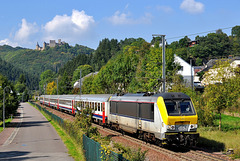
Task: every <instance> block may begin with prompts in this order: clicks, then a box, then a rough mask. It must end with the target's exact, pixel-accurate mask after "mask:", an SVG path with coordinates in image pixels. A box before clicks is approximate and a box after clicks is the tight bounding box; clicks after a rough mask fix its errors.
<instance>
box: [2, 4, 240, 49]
mask: <svg viewBox="0 0 240 161" xmlns="http://www.w3.org/2000/svg"><path fill="white" fill-rule="evenodd" d="M239 6H240V1H239V0H229V1H226V0H84V1H83V0H67V1H63V0H51V1H50V0H41V1H34V0H11V1H1V3H0V22H1V23H0V24H1V25H0V45H3V44H8V45H11V46H14V47H15V46H21V47H25V48H31V49H34V48H35V46H36V43H37V42H38V43H39V44H40V46H42V44H43V42H44V41H45V42H49V40H50V39H53V40H57V39H62V41H65V42H68V43H69V44H70V45H73V46H74V45H75V44H80V45H84V46H88V47H91V48H93V49H96V48H97V46H98V44H99V42H100V41H101V40H102V39H104V38H109V39H112V38H115V39H118V40H122V39H125V38H139V37H141V38H144V39H145V40H146V41H148V42H150V41H151V39H152V34H164V35H166V39H167V42H168V43H171V42H172V41H177V40H179V39H180V36H184V35H190V34H194V33H201V32H206V31H213V30H217V29H219V28H228V27H234V26H236V25H240V23H239V21H240V19H239V16H240V9H239ZM223 32H225V33H227V34H228V35H229V34H230V33H231V29H225V30H223ZM206 34H207V33H204V34H200V36H204V35H206ZM195 36H196V35H194V36H189V37H190V38H191V39H194V37H195ZM174 37H179V38H175V39H174Z"/></svg>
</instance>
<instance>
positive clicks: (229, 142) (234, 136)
mask: <svg viewBox="0 0 240 161" xmlns="http://www.w3.org/2000/svg"><path fill="white" fill-rule="evenodd" d="M217 122H218V120H216V123H217ZM198 132H199V133H200V136H201V137H200V138H199V144H198V145H199V146H201V147H204V148H207V149H209V150H211V151H216V152H219V151H222V152H227V151H228V150H229V149H233V150H234V155H232V157H233V158H240V118H237V117H233V116H227V115H222V131H219V130H218V127H217V124H216V127H200V128H199V129H198Z"/></svg>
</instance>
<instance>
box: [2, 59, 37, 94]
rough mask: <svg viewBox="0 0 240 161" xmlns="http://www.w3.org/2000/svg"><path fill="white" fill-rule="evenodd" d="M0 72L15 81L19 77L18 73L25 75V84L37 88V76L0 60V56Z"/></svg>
mask: <svg viewBox="0 0 240 161" xmlns="http://www.w3.org/2000/svg"><path fill="white" fill-rule="evenodd" d="M0 73H1V74H2V75H3V76H5V77H7V78H8V79H9V80H11V81H14V82H15V81H16V80H18V78H19V77H20V75H25V77H26V85H27V86H28V87H29V88H30V89H37V88H38V82H39V77H37V76H34V75H32V74H29V73H27V72H25V71H23V70H21V69H19V68H17V67H15V66H13V65H11V64H10V63H7V62H6V61H4V60H2V59H1V58H0Z"/></svg>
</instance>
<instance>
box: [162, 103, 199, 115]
mask: <svg viewBox="0 0 240 161" xmlns="http://www.w3.org/2000/svg"><path fill="white" fill-rule="evenodd" d="M165 105H166V108H167V112H168V115H169V116H182V115H188V116H189V115H196V112H195V110H194V108H193V105H192V102H191V101H190V100H185V101H178V100H177V101H174V100H167V101H165Z"/></svg>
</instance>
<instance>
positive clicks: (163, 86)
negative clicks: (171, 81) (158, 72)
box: [152, 34, 166, 93]
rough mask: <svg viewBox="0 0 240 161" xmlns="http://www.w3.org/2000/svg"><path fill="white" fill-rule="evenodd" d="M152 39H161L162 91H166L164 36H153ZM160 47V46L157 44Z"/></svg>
mask: <svg viewBox="0 0 240 161" xmlns="http://www.w3.org/2000/svg"><path fill="white" fill-rule="evenodd" d="M152 36H153V37H162V91H163V93H165V91H166V69H165V68H166V62H165V36H166V35H160V34H153V35H152ZM159 46H160V44H159Z"/></svg>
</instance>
